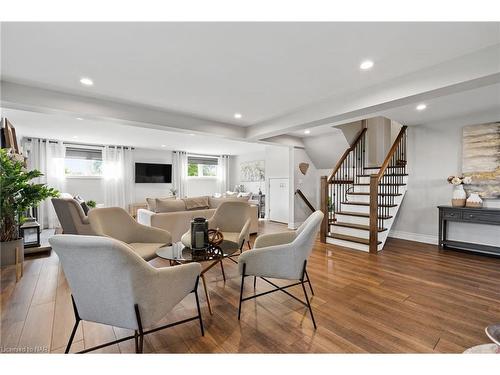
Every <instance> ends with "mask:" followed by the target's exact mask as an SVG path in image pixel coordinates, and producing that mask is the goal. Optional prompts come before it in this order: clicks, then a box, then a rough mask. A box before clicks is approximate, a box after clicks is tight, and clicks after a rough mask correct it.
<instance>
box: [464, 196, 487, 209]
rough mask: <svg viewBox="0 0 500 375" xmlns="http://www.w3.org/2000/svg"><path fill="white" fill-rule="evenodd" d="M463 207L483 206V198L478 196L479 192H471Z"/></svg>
mask: <svg viewBox="0 0 500 375" xmlns="http://www.w3.org/2000/svg"><path fill="white" fill-rule="evenodd" d="M465 207H474V208H481V207H483V200H482V199H481V197H480V196H479V193H471V194H470V196H469V198H467V202H466V203H465Z"/></svg>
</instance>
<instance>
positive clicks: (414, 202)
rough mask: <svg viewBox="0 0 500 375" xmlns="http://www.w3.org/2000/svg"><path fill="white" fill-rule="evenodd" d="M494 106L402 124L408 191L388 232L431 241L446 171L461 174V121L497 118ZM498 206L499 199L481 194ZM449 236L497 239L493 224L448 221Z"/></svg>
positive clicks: (447, 200)
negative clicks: (405, 128)
mask: <svg viewBox="0 0 500 375" xmlns="http://www.w3.org/2000/svg"><path fill="white" fill-rule="evenodd" d="M499 119H500V110H497V111H492V112H490V113H482V114H477V115H471V116H467V117H463V118H459V119H453V120H447V121H442V122H436V123H430V124H425V125H420V126H410V127H408V145H407V147H408V171H409V172H408V173H409V178H408V192H407V193H406V196H405V198H404V200H403V203H402V206H401V208H400V210H399V213H398V215H397V217H396V220H395V222H394V225H393V227H392V230H391V233H390V236H394V237H401V238H407V239H413V240H416V241H422V242H431V243H437V234H438V209H437V208H436V207H437V206H438V205H450V204H451V194H452V187H451V185H449V184H448V183H447V182H446V178H447V177H448V176H450V175H454V174H461V169H462V127H463V126H465V125H473V124H482V123H488V122H494V121H498V120H499ZM485 206H489V207H500V200H485ZM449 238H452V239H456V240H467V241H477V242H478V243H484V244H490V245H496V246H499V245H500V230H499V229H498V226H488V225H479V224H464V223H451V224H450V227H449Z"/></svg>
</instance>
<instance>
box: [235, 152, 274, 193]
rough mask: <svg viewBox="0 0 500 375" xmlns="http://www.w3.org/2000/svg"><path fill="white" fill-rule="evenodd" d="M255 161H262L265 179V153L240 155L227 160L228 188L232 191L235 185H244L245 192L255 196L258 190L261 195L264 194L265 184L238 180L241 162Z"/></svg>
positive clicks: (266, 162)
mask: <svg viewBox="0 0 500 375" xmlns="http://www.w3.org/2000/svg"><path fill="white" fill-rule="evenodd" d="M256 160H264V163H265V165H264V168H265V169H266V177H267V173H268V171H267V164H268V161H267V159H266V151H265V150H264V152H260V151H258V152H251V153H246V154H242V155H236V156H231V157H230V160H229V188H230V189H231V190H234V186H235V185H240V184H241V185H244V186H245V191H248V192H252V193H255V194H257V193H258V192H259V188H260V189H261V191H262V193H263V194H265V193H266V182H265V181H263V182H248V181H245V182H243V181H241V180H240V164H241V163H242V162H247V161H256Z"/></svg>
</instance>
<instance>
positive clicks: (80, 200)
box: [73, 195, 90, 216]
mask: <svg viewBox="0 0 500 375" xmlns="http://www.w3.org/2000/svg"><path fill="white" fill-rule="evenodd" d="M73 199H74V200H76V201H77V202H78V203H79V204H80V206H82V210H83V213H84V214H85V216H87V215H88V213H89V210H90V207H89V206H87V203H86V202H85V199H83V198H82V197H81V196H80V195H75V196H74V197H73Z"/></svg>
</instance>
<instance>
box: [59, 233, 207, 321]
mask: <svg viewBox="0 0 500 375" xmlns="http://www.w3.org/2000/svg"><path fill="white" fill-rule="evenodd" d="M49 242H50V244H51V246H52V248H53V249H54V251H55V252H56V253H57V255H58V256H59V259H60V261H61V265H62V268H63V271H64V274H65V276H66V279H67V281H68V284H69V287H70V289H71V293H72V294H73V298H74V299H75V303H76V306H77V308H78V313H79V315H80V318H81V319H83V320H88V321H92V322H97V323H103V324H109V325H112V326H116V327H122V328H128V329H137V328H138V326H137V319H136V315H135V310H134V305H135V304H137V305H138V306H139V310H140V314H141V320H142V323H143V326H144V327H149V326H151V325H152V324H154V323H156V322H158V321H159V320H160V319H161V318H163V317H164V316H165V314H166V313H168V312H169V311H170V310H171V309H172V308H173V307H174V306H175V305H177V304H178V303H179V302H180V301H182V299H184V298H185V297H186V296H187V295H188V294H189V293H191V292H192V291H193V288H194V286H195V282H196V279H197V277H198V276H199V274H200V271H201V266H200V265H199V264H198V263H190V264H184V265H179V266H176V267H166V268H155V267H153V266H151V265H150V264H149V263H147V262H146V261H145V260H143V259H142V258H141V257H140V256H139V255H137V254H136V253H135V252H134V251H133V250H132V249H131V248H130V247H129V246H128V245H126V244H124V243H123V242H120V241H117V240H115V239H113V238H109V237H99V236H81V235H80V236H78V235H56V236H53V237H51V238H50V239H49Z"/></svg>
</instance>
